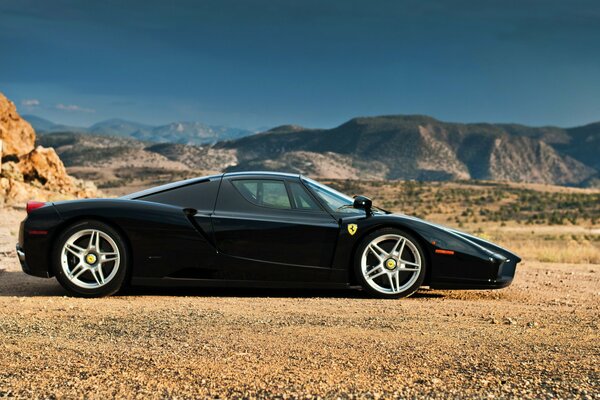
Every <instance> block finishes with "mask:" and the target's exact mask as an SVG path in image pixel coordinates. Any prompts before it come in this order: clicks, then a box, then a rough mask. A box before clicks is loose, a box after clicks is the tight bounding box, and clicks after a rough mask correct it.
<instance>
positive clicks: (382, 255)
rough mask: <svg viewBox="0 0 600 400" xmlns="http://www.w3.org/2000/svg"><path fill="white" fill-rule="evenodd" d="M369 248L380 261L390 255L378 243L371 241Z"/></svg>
mask: <svg viewBox="0 0 600 400" xmlns="http://www.w3.org/2000/svg"><path fill="white" fill-rule="evenodd" d="M369 250H371V252H372V253H373V254H374V255H375V257H377V259H378V260H379V261H383V259H384V258H385V257H386V256H387V255H388V254H387V252H386V251H385V250H383V249H382V248H381V247H379V246H378V245H377V244H376V243H371V244H370V245H369Z"/></svg>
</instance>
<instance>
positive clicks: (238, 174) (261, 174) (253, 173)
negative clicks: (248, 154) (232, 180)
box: [223, 171, 300, 178]
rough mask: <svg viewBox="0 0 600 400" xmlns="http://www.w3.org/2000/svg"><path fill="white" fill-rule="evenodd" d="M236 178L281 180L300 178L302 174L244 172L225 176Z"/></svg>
mask: <svg viewBox="0 0 600 400" xmlns="http://www.w3.org/2000/svg"><path fill="white" fill-rule="evenodd" d="M236 176H265V177H280V178H299V177H300V174H290V173H287V172H273V171H242V172H228V173H226V174H224V175H223V177H224V178H228V177H236Z"/></svg>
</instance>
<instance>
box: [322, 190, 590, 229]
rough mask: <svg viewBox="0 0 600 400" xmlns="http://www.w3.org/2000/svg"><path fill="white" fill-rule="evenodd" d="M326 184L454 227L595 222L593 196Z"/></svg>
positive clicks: (555, 192)
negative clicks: (509, 223) (441, 220)
mask: <svg viewBox="0 0 600 400" xmlns="http://www.w3.org/2000/svg"><path fill="white" fill-rule="evenodd" d="M327 183H328V184H330V185H331V186H333V187H335V188H336V189H338V190H340V191H342V192H345V193H348V194H359V193H360V194H364V195H367V196H369V197H371V198H372V199H373V201H374V203H375V204H377V205H379V206H381V207H383V208H385V209H389V210H392V211H400V212H403V213H405V214H409V215H415V216H418V217H422V218H425V217H428V216H430V217H431V216H436V217H437V218H436V219H445V220H446V221H450V222H453V223H455V224H457V225H459V226H461V225H462V224H465V223H480V222H497V223H500V224H504V223H506V222H509V221H515V222H517V223H519V224H531V225H564V224H573V225H575V224H579V223H583V222H588V223H591V224H592V225H595V224H597V223H598V222H600V192H597V191H595V192H594V191H589V192H586V191H581V190H573V191H571V190H569V189H564V190H563V189H561V190H549V191H543V190H536V189H532V188H526V187H519V186H515V185H510V184H504V183H493V182H479V181H465V182H459V183H458V182H457V183H454V182H453V183H446V182H443V183H442V182H420V181H387V182H386V181H355V180H333V181H328V182H327Z"/></svg>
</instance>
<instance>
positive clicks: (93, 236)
mask: <svg viewBox="0 0 600 400" xmlns="http://www.w3.org/2000/svg"><path fill="white" fill-rule="evenodd" d="M96 235H98V231H92V233H91V235H90V242H89V243H88V249H93V248H94V244H95V243H96Z"/></svg>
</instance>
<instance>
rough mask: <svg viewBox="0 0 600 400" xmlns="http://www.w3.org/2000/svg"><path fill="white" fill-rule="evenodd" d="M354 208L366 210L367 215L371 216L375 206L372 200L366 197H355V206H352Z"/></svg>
mask: <svg viewBox="0 0 600 400" xmlns="http://www.w3.org/2000/svg"><path fill="white" fill-rule="evenodd" d="M352 206H353V207H354V208H358V209H361V210H365V213H367V216H368V215H371V207H372V206H373V202H372V201H371V199H370V198H368V197H365V196H354V204H353V205H352Z"/></svg>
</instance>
